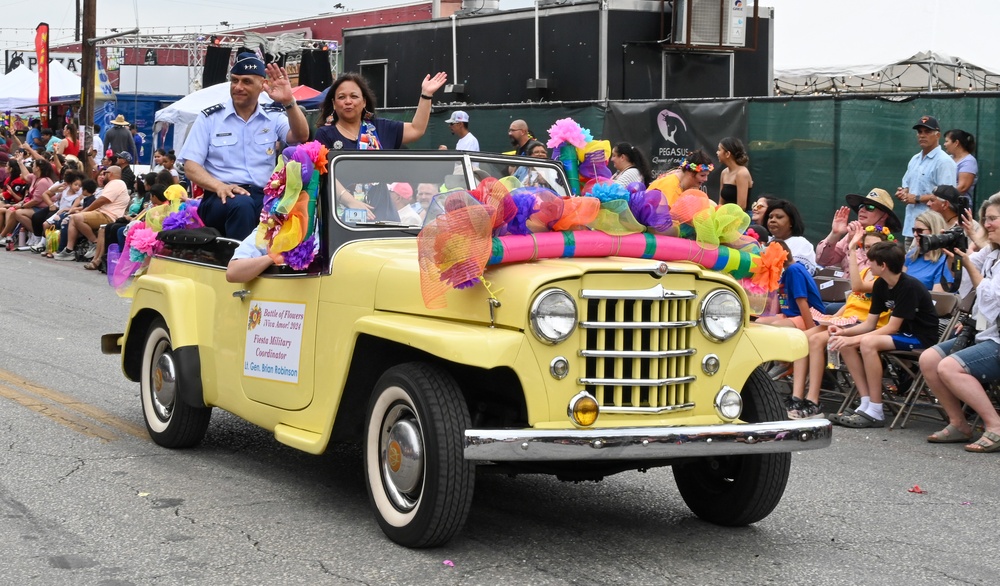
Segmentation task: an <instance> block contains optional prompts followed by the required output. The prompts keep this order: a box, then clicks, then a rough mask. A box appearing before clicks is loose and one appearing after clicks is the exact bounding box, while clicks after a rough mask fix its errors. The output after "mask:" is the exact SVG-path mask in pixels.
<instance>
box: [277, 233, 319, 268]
mask: <svg viewBox="0 0 1000 586" xmlns="http://www.w3.org/2000/svg"><path fill="white" fill-rule="evenodd" d="M318 245H319V240H317V238H316V235H315V234H313V235H312V236H310V237H309V238H306V239H305V240H303V241H302V242H301V243H299V245H298V246H296V247H295V248H293V249H291V250H289V251H288V252H286V253H284V255H283V256H284V259H285V263H286V264H287V265H288V266H290V267H292V269H294V270H296V271H304V270H306V269H307V268H309V265H310V264H312V261H313V259H314V258H316V248H317V246H318Z"/></svg>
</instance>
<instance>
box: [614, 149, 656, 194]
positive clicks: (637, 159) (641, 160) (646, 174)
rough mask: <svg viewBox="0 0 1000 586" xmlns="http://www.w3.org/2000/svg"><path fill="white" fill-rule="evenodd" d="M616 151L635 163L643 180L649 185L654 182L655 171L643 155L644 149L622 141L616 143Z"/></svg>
mask: <svg viewBox="0 0 1000 586" xmlns="http://www.w3.org/2000/svg"><path fill="white" fill-rule="evenodd" d="M615 152H616V153H618V154H619V155H621V156H623V157H625V158H626V159H628V160H629V162H630V163H632V164H633V165H635V168H636V169H638V171H639V174H640V175H642V182H643V183H645V184H646V185H649V184H650V183H652V182H653V172H652V171H651V170H650V168H649V162H648V161H646V157H644V156H643V155H642V151H640V150H639V149H637V148H635V147H634V146H632V145H631V144H629V143H627V142H620V143H618V144H616V145H615Z"/></svg>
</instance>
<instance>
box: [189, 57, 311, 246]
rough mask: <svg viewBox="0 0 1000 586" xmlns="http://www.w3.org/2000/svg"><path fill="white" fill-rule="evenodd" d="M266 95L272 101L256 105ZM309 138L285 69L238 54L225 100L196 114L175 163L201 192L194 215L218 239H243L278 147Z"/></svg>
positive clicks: (253, 221)
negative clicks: (181, 166)
mask: <svg viewBox="0 0 1000 586" xmlns="http://www.w3.org/2000/svg"><path fill="white" fill-rule="evenodd" d="M261 93H266V94H267V95H268V97H270V98H271V100H273V102H270V103H266V104H261V103H259V97H260V95H261ZM308 138H309V124H308V123H307V122H306V117H305V115H304V114H303V113H302V110H301V109H299V108H298V107H297V106H296V104H295V97H294V96H293V95H292V86H291V84H290V83H289V82H288V73H287V72H286V71H285V68H283V67H279V66H278V65H277V64H275V63H269V64H267V65H264V62H263V61H261V60H260V59H259V58H258V57H257V56H256V55H254V54H252V53H243V54H241V55H239V56H237V57H236V62H235V63H234V64H233V67H232V68H231V69H230V70H229V100H227V101H226V102H224V103H221V104H216V105H214V106H209V107H208V108H205V109H204V110H202V111H201V115H200V116H198V117H197V118H196V119H195V122H194V124H193V125H192V126H191V132H190V134H189V135H188V137H187V140H185V141H184V144H183V145H182V146H181V150H180V152H179V153H178V155H177V160H178V161H180V162H181V163H183V165H184V172H185V174H187V176H188V179H190V180H191V181H192V182H194V183H196V184H198V185H200V186H201V187H202V188H203V189H204V190H205V196H204V197H203V198H202V202H201V205H199V206H198V215H199V216H201V219H202V221H203V222H204V223H205V225H206V226H211V227H213V228H216V229H217V230H219V232H221V233H222V235H223V236H225V237H227V238H234V239H237V240H242V239H244V238H245V237H246V236H247V235H248V234H250V232H251V231H253V229H254V228H255V227H256V226H257V224H258V223H259V221H260V210H261V207H262V206H263V203H264V185H265V184H266V183H267V182H268V180H269V179H270V177H271V171H272V170H274V163H275V157H276V156H277V154H278V152H279V150H278V149H279V148H280V145H281V144H282V143H284V144H290V145H295V144H299V143H301V142H303V141H305V140H308Z"/></svg>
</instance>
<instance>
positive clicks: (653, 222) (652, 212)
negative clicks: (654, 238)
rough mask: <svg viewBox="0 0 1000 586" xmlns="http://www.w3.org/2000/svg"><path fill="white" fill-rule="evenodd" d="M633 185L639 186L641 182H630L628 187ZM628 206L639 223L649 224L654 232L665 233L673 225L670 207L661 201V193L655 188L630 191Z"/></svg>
mask: <svg viewBox="0 0 1000 586" xmlns="http://www.w3.org/2000/svg"><path fill="white" fill-rule="evenodd" d="M634 185H639V186H640V187H641V186H642V183H632V184H631V185H629V187H632V186H634ZM628 207H629V209H630V210H632V215H633V216H635V219H636V220H637V221H638V222H639V223H640V224H642V225H644V226H649V228H650V229H651V230H653V231H654V232H659V233H661V234H662V233H665V232H666V231H667V230H669V229H670V227H671V226H672V225H673V218H671V217H670V208H669V207H668V206H667V204H666V203H665V202H664V201H663V194H661V193H660V192H659V191H657V190H655V189H653V190H650V191H646V190H645V189H640V190H636V191H634V192H632V194H631V196H629V200H628Z"/></svg>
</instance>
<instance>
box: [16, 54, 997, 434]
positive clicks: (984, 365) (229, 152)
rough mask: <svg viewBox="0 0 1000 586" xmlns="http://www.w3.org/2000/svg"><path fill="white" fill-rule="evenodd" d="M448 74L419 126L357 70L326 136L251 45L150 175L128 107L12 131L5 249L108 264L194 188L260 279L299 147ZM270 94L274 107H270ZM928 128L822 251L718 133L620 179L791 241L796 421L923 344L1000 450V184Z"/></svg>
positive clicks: (467, 132) (401, 133)
mask: <svg viewBox="0 0 1000 586" xmlns="http://www.w3.org/2000/svg"><path fill="white" fill-rule="evenodd" d="M445 81H446V75H445V74H444V73H438V74H436V75H433V76H432V75H427V76H426V77H425V78H424V80H423V82H422V83H421V87H420V102H419V105H418V107H417V109H416V112H415V113H414V116H413V119H412V120H411V121H409V122H399V121H395V120H389V119H386V118H381V117H379V116H377V112H376V108H375V98H374V94H373V93H372V91H371V89H370V88H369V87H368V85H367V83H366V82H365V80H364V78H363V77H361V76H360V75H357V74H353V73H348V74H344V75H341V76H340V77H338V78H337V79H336V80H335V81H334V82H333V84H332V86H331V88H330V91H329V94H328V96H329V99H328V100H327V101H326V102H325V103H324V104H323V105H322V110H321V112H320V117H319V121H320V123H319V124H320V125H319V126H318V128H312V129H311V128H309V127H308V123H307V122H306V119H305V117H304V115H303V112H302V110H301V109H300V108H299V107H298V106H297V105H296V103H295V100H294V97H293V96H292V93H291V88H290V86H289V84H288V77H287V74H286V73H285V71H284V69H282V68H280V67H278V66H277V65H275V64H267V65H265V64H264V63H263V62H262V61H261V60H259V59H258V58H256V57H255V56H252V55H241V56H240V57H238V58H237V60H236V63H235V64H234V65H233V68H232V69H231V71H230V86H231V98H230V99H229V100H227V101H226V102H224V103H222V104H218V105H217V106H213V107H211V108H208V109H206V110H205V111H203V115H202V116H199V117H198V119H197V121H196V122H195V124H194V125H193V127H192V130H191V132H190V135H189V137H188V139H187V141H186V142H185V144H184V146H183V148H182V150H181V151H180V152H179V153H174V152H167V151H164V150H162V149H157V150H156V151H155V152H154V153H153V157H152V160H153V165H152V167H151V170H150V172H149V173H146V174H140V175H139V176H137V175H136V173H135V170H134V169H133V167H132V165H133V164H134V163H135V162H136V161H137V160H138V157H139V156H140V154H141V153H142V152H143V149H144V146H143V144H142V143H141V142H140V141H139V140H137V135H136V133H135V129H134V126H132V125H130V124H129V123H128V121H126V120H125V119H124V117H122V116H118V118H117V119H115V120H114V121H113V122H112V127H111V128H110V129H108V131H107V133H106V134H105V136H104V139H103V141H101V140H100V136H99V131H100V128H99V127H95V128H94V131H95V132H94V137H95V141H94V143H95V146H94V148H91V149H90V151H89V152H83V141H82V140H81V133H80V129H79V128H78V127H77V126H76V124H74V123H73V122H68V123H66V124H64V125H63V126H62V127H61V128H59V129H58V130H54V129H51V128H47V127H43V126H42V125H41V124H40V123H39V121H37V120H35V121H32V122H31V124H30V127H29V129H28V130H27V132H26V134H25V136H24V137H23V138H21V137H18V136H17V135H16V134H15V133H12V132H10V131H7V130H4V132H3V133H2V139H3V140H2V141H0V142H2V144H0V156H2V157H6V164H5V166H4V167H3V168H2V169H0V185H2V187H3V197H2V201H0V226H2V228H0V245H6V247H7V249H8V250H18V251H29V252H33V253H38V254H41V255H44V256H46V257H48V258H52V259H53V260H56V261H72V260H78V261H83V262H85V263H86V264H85V265H84V267H85V268H86V269H88V270H95V271H96V270H106V263H107V252H108V249H109V247H110V246H111V245H112V244H115V243H117V244H119V246H121V245H122V244H123V241H124V232H125V229H126V227H127V226H128V225H129V223H130V222H132V221H133V220H135V219H136V218H137V217H139V216H140V215H141V214H142V213H143V211H144V210H146V209H148V208H150V207H151V206H156V205H162V204H163V203H164V202H166V201H167V196H166V195H165V194H167V193H168V190H170V189H173V190H175V191H176V190H180V191H182V192H183V195H182V196H181V198H183V199H186V198H188V197H190V198H200V199H201V202H200V204H199V205H198V213H199V214H200V216H201V218H202V220H203V221H204V223H205V225H206V226H210V227H214V228H215V229H217V230H218V231H219V233H220V234H222V235H224V236H228V237H230V238H235V239H239V240H243V241H244V246H241V247H240V249H238V250H237V255H236V256H235V257H234V263H233V264H235V265H236V266H238V267H240V268H238V269H236V270H234V269H233V266H232V265H231V267H230V273H231V274H230V277H231V278H233V279H249V278H253V277H254V276H255V275H256V274H259V272H260V271H261V270H263V269H265V268H267V266H269V265H270V264H274V263H280V262H282V259H280V258H268V257H267V256H266V253H265V251H262V250H259V249H257V248H256V247H255V246H254V245H253V244H252V242H253V239H254V231H255V226H256V224H257V222H258V220H257V218H258V217H259V216H260V213H261V205H262V200H263V191H264V189H263V188H264V185H265V183H266V182H267V181H268V178H269V177H270V173H271V169H272V168H273V166H274V160H275V156H276V153H280V152H281V148H282V147H283V145H285V144H298V143H301V142H304V141H306V140H308V138H309V137H310V136H315V139H316V140H318V141H319V142H321V143H322V144H324V145H325V146H326V147H327V148H329V149H333V150H341V149H344V150H355V149H356V150H364V149H394V148H401V147H402V146H403V145H405V144H408V143H412V142H414V141H417V140H419V139H420V138H421V137H422V136H423V135H424V134H425V132H426V130H427V127H428V125H429V119H430V105H431V101H432V99H433V96H434V94H435V92H436V91H437V90H438V89H440V88H441V87H442V86H443V85H444V83H445ZM262 92H266V93H267V94H268V96H269V97H270V98H271V100H272V101H271V103H270V104H265V105H260V104H259V103H258V96H259V95H260V94H261V93H262ZM471 118H472V117H471V116H470V114H469V113H468V112H466V111H462V110H456V111H453V112H451V113H450V115H449V117H448V119H447V120H446V124H447V125H448V128H449V130H450V131H451V133H452V134H453V135H454V136H455V137H456V144H455V150H460V151H473V152H474V151H478V150H479V140H478V139H477V137H476V135H474V134H473V133H472V131H471V126H470V125H471V123H472V120H471ZM130 126H131V128H130ZM244 127H247V128H249V129H250V131H249V132H250V133H249V134H245V133H243V128H244ZM913 130H914V131H915V140H916V143H917V146H918V151H917V152H916V153H915V154H914V155H913V156H912V158H911V159H910V161H909V163H908V165H907V168H906V169H900V182H899V187H898V189H896V190H895V191H894V193H892V194H890V192H889V191H887V190H886V189H883V188H882V187H878V186H876V187H871V188H870V189H868V190H867V191H866V192H863V193H851V194H847V195H846V196H845V197H844V205H842V206H841V207H839V208H838V209H837V210H835V212H834V213H833V216H832V218H831V219H830V231H829V233H828V234H827V235H826V236H825V237H824V238H823V239H821V240H819V241H818V242H815V243H813V242H810V241H809V240H808V239H807V238H806V235H805V224H804V222H803V219H802V214H801V213H800V211H799V209H798V208H797V207H796V205H795V204H794V203H793V202H792V201H790V200H788V199H784V198H781V197H778V196H776V195H772V194H767V193H761V191H762V190H761V189H760V186H757V193H758V195H756V196H755V195H754V189H755V184H754V179H753V176H752V174H751V171H750V167H749V163H750V154H749V153H748V152H747V149H746V147H745V146H744V144H743V143H742V142H741V141H740V140H739V139H737V138H735V137H725V138H723V139H722V140H720V141H719V143H718V145H717V150H716V152H715V158H714V159H713V158H712V157H710V156H709V155H708V154H707V153H705V152H703V151H701V150H694V151H689V152H688V153H687V154H686V156H685V157H684V160H683V161H681V162H680V164H679V165H677V167H676V168H674V169H671V170H669V171H667V172H665V173H663V174H660V175H659V176H653V173H652V171H651V169H650V164H649V161H648V158H647V157H646V155H645V154H644V153H642V152H641V150H640V149H639V148H637V147H636V146H634V145H632V144H630V143H629V142H626V141H622V142H617V143H615V144H614V145H613V148H612V151H611V156H610V161H609V166H610V167H611V168H610V169H609V174H608V175H609V176H610V181H614V182H617V183H619V184H621V185H623V186H630V185H633V184H641V185H642V186H643V187H648V188H649V189H657V190H659V191H660V193H662V197H663V200H664V201H665V203H667V204H668V205H672V204H673V203H674V202H675V201H677V199H678V198H679V197H680V196H681V194H684V193H691V191H692V190H695V191H699V190H700V191H701V192H702V193H704V196H705V197H706V198H709V199H711V200H713V201H715V202H717V203H718V204H720V205H721V204H736V205H737V206H739V207H740V208H741V209H744V210H746V211H747V213H748V214H749V215H750V217H751V221H752V227H753V229H754V232H755V233H756V234H757V235H758V237H759V238H760V239H761V241H762V242H767V243H770V242H775V243H778V245H780V246H781V247H783V248H784V249H785V250H786V252H787V262H786V267H785V271H784V274H783V276H782V278H781V286H780V289H779V291H778V294H777V296H776V299H775V302H774V304H773V305H772V306H771V307H770V308H768V310H767V311H765V313H764V314H763V315H761V316H760V317H758V318H757V321H758V322H760V323H765V324H771V325H774V326H778V327H793V328H798V329H800V330H802V331H803V332H805V335H806V338H807V340H808V345H809V355H808V356H806V357H804V358H802V359H800V360H798V361H796V362H795V363H794V364H791V365H787V367H781V368H779V369H778V370H777V371H773V372H774V373H775V374H776V375H779V376H782V375H784V376H790V377H791V378H790V382H791V385H790V386H791V390H792V393H791V395H790V396H789V397H788V399H787V410H788V416H789V417H790V418H807V417H820V416H824V413H823V411H824V409H823V406H822V403H821V399H820V397H821V390H822V387H823V384H824V380H825V379H826V378H827V375H828V372H827V371H828V370H829V367H830V366H831V363H834V364H833V365H834V366H835V365H836V364H835V363H837V362H840V363H842V365H843V368H844V369H845V371H846V373H849V376H850V379H849V380H851V381H852V384H853V385H854V388H855V389H856V391H857V403H856V404H855V405H853V406H852V408H850V409H845V410H844V411H843V412H839V413H834V412H831V413H828V414H827V415H826V416H828V417H829V418H830V419H831V420H832V421H833V422H834V423H836V424H839V425H843V426H846V427H855V428H878V427H883V426H884V425H885V423H886V418H887V413H886V409H885V407H884V405H883V403H884V396H885V395H884V393H885V392H886V388H887V386H888V385H887V383H886V381H885V378H884V377H885V376H886V371H885V368H884V360H883V358H884V354H885V353H888V352H913V353H919V360H918V364H919V369H920V372H921V373H922V376H923V378H924V380H925V381H926V384H927V387H928V388H929V390H930V392H931V393H933V395H934V397H936V399H937V401H938V403H939V405H940V408H941V410H942V411H944V413H945V414H946V419H947V421H946V425H945V427H944V428H943V429H941V430H940V431H937V432H935V433H934V434H931V435H930V436H929V437H928V438H927V440H928V441H929V442H932V443H962V444H964V445H965V449H966V450H967V451H970V452H993V451H1000V414H998V412H997V410H996V408H995V403H994V398H995V397H994V395H993V394H992V391H993V389H992V386H993V385H994V384H996V381H998V380H1000V355H998V351H1000V335H998V329H997V324H998V318H1000V267H996V264H997V261H998V260H1000V194H996V195H993V196H990V197H988V198H985V200H984V201H983V202H982V204H981V205H980V206H979V207H978V209H975V208H974V202H975V201H976V193H975V189H976V185H977V183H978V177H979V168H978V163H977V160H976V157H975V152H976V141H975V138H974V136H973V135H972V134H970V133H969V132H967V131H965V130H962V129H952V130H948V131H946V132H944V133H943V134H942V132H941V127H940V125H939V122H938V120H937V119H936V118H934V117H933V116H922V117H920V118H919V119H918V120H917V122H916V123H915V124H914V125H913ZM241 134H245V135H246V136H253V137H254V140H253V141H252V144H245V145H241V144H240V142H239V141H240V138H239V136H241ZM507 135H508V139H509V141H510V144H511V146H512V147H513V149H512V150H511V151H510V152H509V153H508V154H512V155H515V156H521V157H540V158H550V157H551V153H550V152H549V151H548V149H547V148H546V146H545V144H544V143H543V142H541V141H539V140H538V139H536V137H535V136H534V135H533V133H532V132H531V130H530V129H529V127H528V125H527V123H525V121H524V120H514V121H512V122H511V123H510V126H509V128H508V131H507ZM138 138H140V139H141V136H139V137H138ZM942 139H943V141H944V142H943V147H942V143H941V141H942ZM439 148H442V149H448V148H449V147H448V146H447V145H441V146H440V147H439ZM237 162H238V163H239V164H236V163H237ZM85 163H86V164H85ZM716 164H718V165H719V170H720V174H719V178H720V182H719V183H720V188H719V190H718V193H715V194H711V195H709V194H708V193H705V185H706V182H707V181H708V178H709V176H710V175H711V174H712V173H713V172H714V171H715V169H716ZM510 173H511V174H512V175H513V176H514V177H516V178H517V179H518V180H519V181H520V182H521V184H523V185H527V186H543V187H544V186H552V185H553V184H554V183H555V182H556V181H558V180H559V178H558V177H557V176H554V175H552V176H550V175H548V174H547V173H546V170H544V169H542V170H538V169H533V168H531V167H529V166H522V167H511V168H510ZM447 188H448V186H447V185H443V184H433V183H420V184H416V185H411V184H408V183H391V184H388V185H387V186H385V191H386V198H385V201H386V208H387V209H386V210H385V211H378V212H377V213H378V214H379V218H384V217H386V216H385V214H388V215H390V216H391V217H392V218H395V219H398V221H400V222H402V223H405V224H408V225H413V226H419V225H422V223H423V221H424V218H425V215H426V212H427V208H428V206H429V204H430V201H431V199H432V198H433V197H434V195H435V194H437V193H439V192H441V191H444V190H447ZM330 189H331V190H332V192H333V193H334V196H335V198H336V202H337V203H338V204H340V205H341V206H343V207H345V208H354V209H356V210H358V211H359V213H362V214H369V217H371V214H375V213H376V210H374V208H373V206H372V205H369V203H366V202H365V201H363V200H361V199H358V198H357V197H355V195H354V194H353V193H352V192H351V191H350V190H348V189H345V188H344V186H342V185H339V184H335V185H333V186H330ZM831 275H832V276H833V278H834V279H841V280H842V281H844V287H845V292H846V295H845V297H844V298H843V299H839V300H833V301H824V299H823V295H822V292H821V286H825V285H826V284H827V283H828V279H829V278H830V276H831ZM935 294H936V295H947V294H953V295H958V296H960V297H961V298H963V299H966V300H968V301H969V303H967V304H965V306H966V307H970V308H971V309H970V310H969V315H968V319H966V320H963V322H962V326H961V327H962V329H963V330H965V331H964V334H963V335H959V336H958V337H955V335H954V334H955V333H956V332H951V331H944V332H941V331H940V324H939V316H938V314H937V312H936V310H935V301H934V297H933V295H935ZM972 299H974V302H972V301H971V300H972ZM782 368H784V370H782ZM970 412H974V413H975V414H976V415H977V417H978V418H979V419H980V420H981V421H982V426H983V432H982V434H981V435H979V437H978V438H976V437H975V436H974V429H973V427H972V426H971V425H970V423H969V421H968V414H969V413H970Z"/></svg>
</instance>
